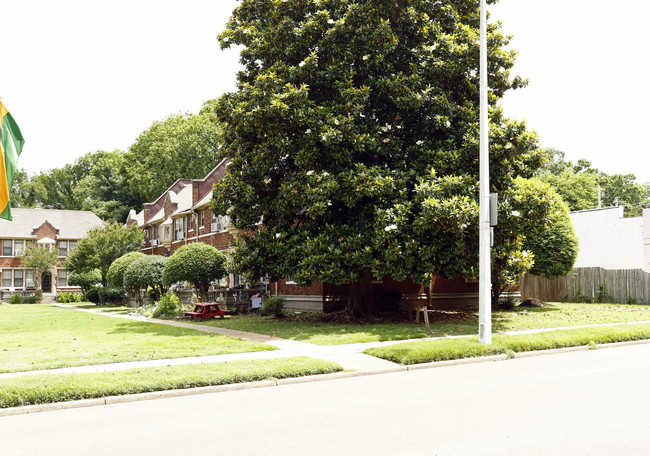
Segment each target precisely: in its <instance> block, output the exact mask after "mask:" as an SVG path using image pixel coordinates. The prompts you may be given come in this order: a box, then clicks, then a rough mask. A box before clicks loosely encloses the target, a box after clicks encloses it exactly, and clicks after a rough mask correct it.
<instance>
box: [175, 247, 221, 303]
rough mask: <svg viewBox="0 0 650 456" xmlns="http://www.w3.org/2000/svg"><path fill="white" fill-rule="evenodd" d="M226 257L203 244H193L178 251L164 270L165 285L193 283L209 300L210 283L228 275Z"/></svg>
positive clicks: (204, 297)
mask: <svg viewBox="0 0 650 456" xmlns="http://www.w3.org/2000/svg"><path fill="white" fill-rule="evenodd" d="M225 265H226V256H225V255H224V254H223V253H221V252H219V251H218V250H217V249H216V248H214V247H212V246H211V245H208V244H205V243H203V242H193V243H191V244H187V245H184V246H182V247H180V248H179V249H178V250H176V251H175V252H174V253H173V255H172V256H171V257H169V259H168V261H167V263H166V264H165V268H164V270H163V275H162V279H163V284H164V285H165V286H170V285H172V284H174V283H177V282H184V281H188V282H191V283H192V284H193V285H194V287H195V288H196V289H197V291H198V292H199V293H200V294H201V295H202V297H203V299H207V296H208V288H209V287H210V282H212V281H215V280H220V279H222V278H223V277H225V275H226V268H225Z"/></svg>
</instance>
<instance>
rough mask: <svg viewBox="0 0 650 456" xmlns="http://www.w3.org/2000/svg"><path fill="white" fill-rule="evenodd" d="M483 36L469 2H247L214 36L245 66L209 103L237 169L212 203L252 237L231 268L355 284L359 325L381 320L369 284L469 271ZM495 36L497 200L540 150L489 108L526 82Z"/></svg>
mask: <svg viewBox="0 0 650 456" xmlns="http://www.w3.org/2000/svg"><path fill="white" fill-rule="evenodd" d="M478 27H479V3H478V2H474V1H469V0H467V1H453V2H451V1H444V2H430V1H425V0H412V1H409V2H397V3H396V2H393V1H385V0H375V1H368V2H358V1H353V0H336V1H334V0H319V1H316V0H313V1H298V0H292V1H286V2H279V1H266V0H243V1H242V2H241V4H240V6H239V7H238V8H237V9H236V10H235V11H234V13H233V16H232V18H231V19H230V21H229V22H228V25H227V28H226V30H225V31H224V32H223V33H222V34H221V35H220V37H219V39H220V43H221V46H222V47H224V48H225V47H229V46H230V45H241V46H242V47H243V49H242V51H241V63H242V65H243V70H242V71H241V72H240V73H239V74H238V89H239V90H238V91H237V92H235V93H230V94H226V95H224V96H222V97H221V98H220V99H219V100H218V102H217V105H216V113H217V118H218V120H219V122H220V123H221V124H222V125H223V137H224V149H225V153H226V155H227V156H228V157H230V159H231V164H230V166H229V168H228V172H227V174H226V176H225V178H224V179H223V180H222V181H221V182H220V183H219V185H218V186H217V188H216V190H215V195H214V201H213V210H214V211H215V212H217V213H220V214H224V213H228V215H230V216H231V219H232V221H233V223H234V224H235V226H236V227H237V228H239V229H240V230H241V231H242V232H243V233H246V234H245V235H243V236H242V238H241V241H240V244H239V245H238V249H237V252H236V253H235V256H234V259H233V262H234V266H235V268H236V269H237V270H238V271H241V272H246V273H248V274H249V275H250V276H253V277H259V276H261V275H263V274H265V273H268V274H269V275H270V276H271V277H272V278H278V277H282V276H284V275H288V274H290V275H291V276H292V278H294V280H296V281H297V282H298V283H302V284H308V283H310V282H312V281H318V282H329V283H334V284H349V285H350V296H351V300H350V310H351V311H352V312H353V313H354V314H356V315H364V314H369V313H373V312H374V311H375V310H376V307H375V302H374V299H373V296H372V293H371V282H372V279H373V277H376V278H379V277H382V276H383V275H386V274H391V275H392V276H393V277H394V278H396V279H398V280H399V279H404V278H406V277H407V276H410V277H412V278H413V279H414V280H416V281H419V282H423V283H424V282H426V281H427V280H428V277H430V274H431V273H438V274H442V275H443V276H446V277H456V276H458V275H465V276H470V277H473V276H476V275H477V272H478V271H477V264H478V258H477V256H478V245H477V244H478V228H477V219H478V203H477V202H478V149H479V147H478V145H479V134H478V133H479V132H478V117H479V116H478V103H479V74H478V65H479V58H478V56H479V42H478V39H479V32H478ZM499 28H500V25H499V24H494V23H493V24H490V27H489V38H488V43H489V61H490V68H489V73H490V74H489V78H490V88H491V94H490V105H491V112H490V122H491V138H490V143H491V171H492V172H491V186H492V189H491V190H492V191H497V192H505V191H507V190H508V189H509V188H511V187H512V186H513V185H514V179H515V177H517V176H522V177H526V178H528V177H531V176H532V175H533V173H534V171H535V170H536V169H537V167H538V166H540V164H541V163H542V160H543V154H542V152H541V151H539V150H537V147H536V137H535V135H534V134H532V133H530V132H528V131H527V130H526V127H525V125H524V124H523V123H518V122H513V121H510V120H508V119H507V118H505V117H504V115H503V113H502V111H501V110H500V109H499V108H498V107H497V105H496V104H497V102H498V100H499V99H500V98H501V97H502V96H503V94H504V93H505V92H506V91H507V90H509V89H514V88H518V87H522V86H524V85H525V81H523V80H522V79H520V78H518V77H514V78H511V77H510V69H511V68H512V66H513V63H514V57H515V53H514V51H509V50H506V48H505V47H506V45H507V44H508V41H509V38H508V37H506V36H504V35H503V34H502V33H501V32H500V29H499ZM260 220H261V221H262V223H263V225H264V229H262V230H260V229H258V228H257V224H258V223H259V222H260ZM510 248H511V249H514V251H515V252H520V251H521V248H522V247H521V246H520V245H511V247H510Z"/></svg>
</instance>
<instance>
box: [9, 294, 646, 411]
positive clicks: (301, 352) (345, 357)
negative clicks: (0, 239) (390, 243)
mask: <svg viewBox="0 0 650 456" xmlns="http://www.w3.org/2000/svg"><path fill="white" fill-rule="evenodd" d="M60 307H66V308H70V306H62V305H61V306H60ZM74 309H75V310H78V311H82V312H90V313H97V314H101V315H106V316H111V317H115V318H123V319H129V320H138V321H148V322H152V323H159V324H166V325H170V326H177V327H184V328H190V329H195V330H197V331H203V332H208V333H217V334H222V335H224V336H229V337H236V338H239V339H242V340H247V341H251V342H257V343H266V344H269V345H272V346H274V347H276V348H278V350H273V351H263V352H250V353H236V354H228V355H213V356H199V357H190V358H173V359H159V360H151V361H135V362H126V363H113V364H101V365H93V366H79V367H70V368H63V369H47V370H39V371H29V372H16V373H6V374H0V379H3V378H10V377H21V376H29V375H36V374H45V373H47V374H54V373H69V372H79V373H93V372H108V371H119V370H126V369H134V368H147V367H156V366H169V365H183V364H201V363H217V362H228V361H234V360H257V359H273V358H287V357H295V356H308V357H311V358H318V359H324V360H328V361H332V362H335V363H338V364H340V365H341V366H342V367H343V368H344V369H345V371H344V372H338V373H334V374H324V375H316V376H307V377H297V378H288V379H280V380H274V379H271V380H263V381H258V382H252V383H236V384H228V385H218V386H208V387H201V388H188V389H180V390H168V391H156V392H150V393H140V394H130V395H122V396H113V397H103V398H96V399H84V400H79V401H70V402H61V403H48V404H40V405H28V406H23V407H13V408H8V409H0V417H2V416H9V415H19V414H25V413H35V412H43V411H52V410H59V409H68V408H78V407H91V406H98V405H111V404H119V403H123V402H132V401H142V400H151V399H160V398H167V397H177V396H186V395H194V394H204V393H214V392H223V391H233V390H241V389H248V388H263V387H271V386H281V385H286V384H291V383H305V382H312V381H322V380H329V379H339V378H346V377H351V376H358V375H372V374H385V373H390V372H402V371H412V370H420V369H426V368H433V367H443V366H452V365H458V364H470V363H481V362H493V361H498V360H505V359H509V356H508V355H494V356H487V357H479V358H466V359H458V360H450V361H439V362H432V363H424V364H417V365H413V366H402V365H399V364H396V363H392V362H390V361H386V360H382V359H379V358H375V357H372V356H369V355H365V354H364V353H363V351H364V350H366V349H367V348H371V347H381V346H385V345H392V344H397V343H402V342H409V341H413V340H434V339H450V338H462V337H473V336H475V335H462V336H448V337H435V338H430V339H411V340H396V341H384V342H366V343H358V344H347V345H329V346H322V345H314V344H309V343H305V342H298V341H293V340H287V339H282V338H279V337H272V336H268V335H263V334H255V333H249V332H245V331H237V330H231V329H225V328H217V327H214V326H205V325H197V324H193V323H188V322H183V321H174V320H172V321H170V320H159V319H154V318H146V317H141V316H134V315H119V314H109V313H104V312H102V311H101V310H94V309H80V308H74ZM637 323H650V321H643V322H629V323H611V324H601V325H583V326H572V327H564V328H562V327H560V328H546V329H539V330H524V331H510V332H507V333H504V334H509V335H511V334H530V333H537V332H546V331H554V330H562V329H573V328H582V327H589V326H612V325H620V324H637ZM640 343H650V341H648V340H642V341H634V342H622V343H614V344H606V345H602V346H601V347H613V346H621V345H631V344H640ZM585 349H586V347H570V348H561V349H554V350H544V351H538V352H525V353H519V354H517V356H516V357H517V358H519V357H529V356H536V355H545V354H551V353H562V352H568V351H579V350H585Z"/></svg>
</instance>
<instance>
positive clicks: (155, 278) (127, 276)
mask: <svg viewBox="0 0 650 456" xmlns="http://www.w3.org/2000/svg"><path fill="white" fill-rule="evenodd" d="M165 263H167V258H165V257H162V256H159V255H144V256H143V257H140V258H136V259H135V261H133V262H132V263H131V264H130V265H129V266H128V267H127V268H126V270H125V271H124V286H126V287H131V288H135V289H138V288H140V287H146V286H149V287H151V289H152V290H153V292H152V296H151V297H152V298H153V300H154V301H158V300H159V299H160V296H161V295H162V294H163V293H164V292H165V288H164V287H163V281H162V276H163V269H164V268H165Z"/></svg>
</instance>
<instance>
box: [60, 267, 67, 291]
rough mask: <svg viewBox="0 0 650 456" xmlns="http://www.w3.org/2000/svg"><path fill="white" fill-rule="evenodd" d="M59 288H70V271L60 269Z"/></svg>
mask: <svg viewBox="0 0 650 456" xmlns="http://www.w3.org/2000/svg"><path fill="white" fill-rule="evenodd" d="M58 273H59V286H60V287H67V286H68V271H66V270H65V269H59V271H58Z"/></svg>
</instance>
